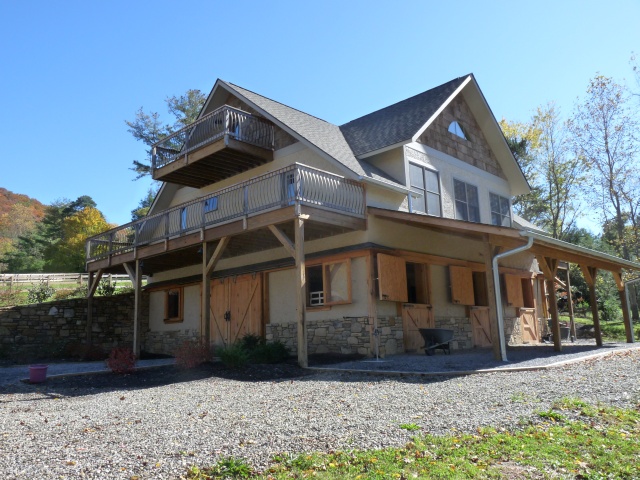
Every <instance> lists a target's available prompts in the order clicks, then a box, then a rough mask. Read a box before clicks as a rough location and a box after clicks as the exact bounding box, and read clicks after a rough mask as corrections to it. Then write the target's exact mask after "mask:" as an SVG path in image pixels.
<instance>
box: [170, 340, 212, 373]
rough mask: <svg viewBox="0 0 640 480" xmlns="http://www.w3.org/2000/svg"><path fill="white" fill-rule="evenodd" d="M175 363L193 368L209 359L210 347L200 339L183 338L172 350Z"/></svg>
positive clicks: (182, 366)
mask: <svg viewBox="0 0 640 480" xmlns="http://www.w3.org/2000/svg"><path fill="white" fill-rule="evenodd" d="M174 356H175V357H176V365H177V366H178V367H181V368H194V367H197V366H198V365H201V364H203V363H205V362H208V361H210V360H211V357H212V354H211V347H209V345H207V343H206V342H204V341H202V340H185V341H184V342H182V344H181V345H180V346H179V347H178V348H177V349H176V351H175V352H174Z"/></svg>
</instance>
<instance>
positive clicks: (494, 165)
mask: <svg viewBox="0 0 640 480" xmlns="http://www.w3.org/2000/svg"><path fill="white" fill-rule="evenodd" d="M454 121H456V122H458V123H459V124H460V126H461V127H462V129H463V131H464V135H465V136H466V139H464V138H461V137H459V136H458V135H456V134H454V133H451V132H450V131H449V125H451V122H454ZM417 141H418V142H419V143H422V144H424V145H428V146H429V147H431V148H434V149H436V150H438V151H440V152H443V153H446V154H447V155H451V156H452V157H455V158H457V159H459V160H462V161H463V162H465V163H468V164H469V165H473V166H474V167H477V168H480V169H481V170H484V171H485V172H488V173H490V174H492V175H495V176H496V177H500V178H502V179H505V180H506V179H507V177H506V175H505V174H504V172H503V170H502V167H501V166H500V163H499V162H498V159H497V157H496V155H495V153H494V152H493V150H492V149H491V147H490V146H489V143H488V142H487V139H486V138H485V136H484V133H483V132H482V130H481V129H480V126H479V125H478V122H477V121H476V119H475V117H474V115H473V113H472V112H471V109H470V108H469V105H468V104H467V102H466V101H465V99H464V97H463V96H462V95H457V96H456V97H455V98H454V99H453V100H452V101H451V102H450V103H449V105H447V107H446V108H445V109H444V110H443V111H442V112H441V113H440V114H439V115H438V116H437V117H436V118H435V119H434V121H433V122H432V123H431V124H430V125H429V127H428V128H427V129H426V130H425V131H424V133H423V134H422V135H421V136H420V137H419V138H418V140H417Z"/></svg>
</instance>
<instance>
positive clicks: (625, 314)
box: [611, 272, 633, 343]
mask: <svg viewBox="0 0 640 480" xmlns="http://www.w3.org/2000/svg"><path fill="white" fill-rule="evenodd" d="M611 273H612V274H613V279H614V280H615V282H616V287H618V295H619V296H620V306H621V307H622V319H623V320H624V331H625V334H626V336H627V343H633V323H632V322H631V315H629V299H628V298H627V290H626V288H625V285H624V282H623V281H622V274H621V273H620V272H611Z"/></svg>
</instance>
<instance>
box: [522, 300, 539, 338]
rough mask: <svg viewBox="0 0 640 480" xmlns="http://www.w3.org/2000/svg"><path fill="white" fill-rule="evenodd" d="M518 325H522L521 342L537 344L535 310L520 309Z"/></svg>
mask: <svg viewBox="0 0 640 480" xmlns="http://www.w3.org/2000/svg"><path fill="white" fill-rule="evenodd" d="M520 324H521V325H522V341H523V342H524V343H538V341H539V338H538V329H537V325H536V324H537V322H536V309H535V308H521V309H520Z"/></svg>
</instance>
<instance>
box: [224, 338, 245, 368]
mask: <svg viewBox="0 0 640 480" xmlns="http://www.w3.org/2000/svg"><path fill="white" fill-rule="evenodd" d="M217 354H218V356H219V357H220V360H221V361H222V364H223V365H224V366H225V367H229V368H242V367H244V366H246V365H247V363H249V353H248V352H247V351H246V350H245V349H244V348H242V346H241V345H240V344H239V343H236V344H235V345H229V346H227V347H224V348H221V349H219V350H218V351H217Z"/></svg>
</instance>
